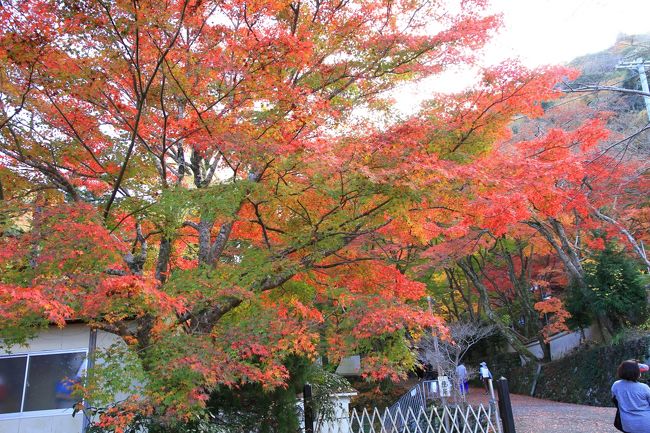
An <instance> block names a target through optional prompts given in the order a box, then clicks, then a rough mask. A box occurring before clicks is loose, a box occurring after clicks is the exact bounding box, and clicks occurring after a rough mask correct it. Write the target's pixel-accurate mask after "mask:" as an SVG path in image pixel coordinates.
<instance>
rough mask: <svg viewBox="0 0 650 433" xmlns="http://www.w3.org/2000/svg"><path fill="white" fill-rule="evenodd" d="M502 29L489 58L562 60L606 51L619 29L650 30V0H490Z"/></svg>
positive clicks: (530, 62)
mask: <svg viewBox="0 0 650 433" xmlns="http://www.w3.org/2000/svg"><path fill="white" fill-rule="evenodd" d="M491 3H492V8H493V9H494V10H495V11H499V12H502V13H503V20H504V28H503V29H502V30H501V34H500V35H499V36H498V37H497V38H495V40H494V41H493V43H492V46H491V47H490V49H489V57H490V58H492V57H494V58H495V59H498V58H506V57H520V58H521V59H522V61H523V62H524V64H526V65H529V66H538V65H540V64H549V63H564V62H568V61H570V60H571V59H573V58H575V57H578V56H580V55H583V54H588V53H593V52H598V51H601V50H604V49H606V48H608V47H610V46H611V45H613V44H614V42H615V41H616V36H617V35H618V34H619V33H627V34H639V33H648V32H650V0H491Z"/></svg>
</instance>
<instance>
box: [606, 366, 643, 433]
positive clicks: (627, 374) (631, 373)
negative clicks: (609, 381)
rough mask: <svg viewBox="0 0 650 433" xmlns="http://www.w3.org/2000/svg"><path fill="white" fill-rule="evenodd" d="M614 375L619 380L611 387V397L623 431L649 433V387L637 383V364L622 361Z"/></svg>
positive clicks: (639, 370) (639, 373) (639, 371)
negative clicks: (619, 415) (613, 399)
mask: <svg viewBox="0 0 650 433" xmlns="http://www.w3.org/2000/svg"><path fill="white" fill-rule="evenodd" d="M644 367H645V366H644ZM616 373H617V375H618V378H619V379H620V380H617V381H616V382H614V384H613V385H612V396H613V397H614V398H615V399H616V400H617V402H618V403H617V404H618V410H619V412H620V414H621V424H622V426H623V431H625V432H626V433H650V387H648V385H646V384H645V383H640V382H639V377H640V376H641V369H640V368H639V363H638V362H636V361H633V360H629V361H623V362H622V363H621V365H619V366H618V370H617V372H616Z"/></svg>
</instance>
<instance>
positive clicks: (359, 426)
mask: <svg viewBox="0 0 650 433" xmlns="http://www.w3.org/2000/svg"><path fill="white" fill-rule="evenodd" d="M497 417H498V414H497V413H496V412H495V411H494V410H493V409H492V407H490V406H487V407H486V406H483V405H479V406H464V407H463V406H456V407H452V406H447V407H445V408H444V409H443V408H437V407H433V408H430V409H426V408H420V409H419V410H417V411H414V410H413V409H411V408H409V409H407V410H406V412H405V413H402V411H401V409H398V410H396V411H389V410H383V411H380V410H378V409H377V408H375V409H371V410H369V409H364V410H362V411H357V410H356V409H353V410H352V413H351V414H350V415H349V417H345V416H343V417H340V418H339V419H338V420H336V421H335V422H330V423H328V424H327V425H323V426H321V428H320V429H317V430H318V431H319V433H500V428H499V425H498V423H499V420H498V419H497Z"/></svg>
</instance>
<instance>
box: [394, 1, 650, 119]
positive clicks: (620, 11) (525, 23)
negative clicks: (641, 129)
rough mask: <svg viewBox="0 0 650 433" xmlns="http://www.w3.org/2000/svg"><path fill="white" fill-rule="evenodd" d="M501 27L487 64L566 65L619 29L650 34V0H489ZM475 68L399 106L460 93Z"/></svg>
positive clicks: (419, 90) (423, 88) (432, 84)
mask: <svg viewBox="0 0 650 433" xmlns="http://www.w3.org/2000/svg"><path fill="white" fill-rule="evenodd" d="M491 4H492V10H493V11H494V12H498V13H502V14H503V28H502V29H501V30H500V32H499V34H498V35H497V36H496V37H495V38H494V39H493V40H492V41H491V42H490V44H489V45H488V47H487V49H486V52H485V63H486V64H496V63H499V62H500V61H502V60H504V59H507V58H519V59H520V60H521V62H522V63H523V64H524V65H526V66H529V67H535V66H540V65H544V64H562V63H567V62H569V61H571V60H572V59H574V58H576V57H579V56H582V55H585V54H589V53H595V52H599V51H602V50H604V49H607V48H609V47H611V46H612V45H613V44H614V43H615V42H616V37H617V36H618V35H619V34H620V33H625V34H641V33H650V0H491ZM474 73H475V72H472V71H468V70H460V71H459V70H456V71H450V72H449V73H447V74H443V75H442V76H439V77H435V78H433V79H431V80H427V82H426V83H421V84H420V85H416V86H408V87H406V88H403V89H401V90H400V91H399V92H398V93H397V94H396V100H397V108H399V109H400V111H402V112H405V113H406V112H410V111H411V110H413V108H414V106H415V105H416V104H417V103H418V102H420V101H421V100H422V99H426V98H427V95H429V94H430V91H438V92H456V91H459V90H462V89H463V88H465V87H467V86H468V85H469V84H471V82H472V79H473V75H474Z"/></svg>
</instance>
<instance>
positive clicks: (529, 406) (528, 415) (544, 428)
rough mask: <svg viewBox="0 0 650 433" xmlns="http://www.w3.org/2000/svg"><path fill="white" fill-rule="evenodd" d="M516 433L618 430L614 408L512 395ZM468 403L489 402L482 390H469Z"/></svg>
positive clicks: (601, 432)
mask: <svg viewBox="0 0 650 433" xmlns="http://www.w3.org/2000/svg"><path fill="white" fill-rule="evenodd" d="M511 399H512V410H513V412H514V414H515V428H516V430H517V433H618V430H616V429H615V428H614V426H613V422H614V414H615V413H616V410H615V409H614V408H611V407H593V406H583V405H579V404H568V403H558V402H556V401H550V400H542V399H539V398H532V397H528V396H524V395H517V394H513V395H511ZM469 401H470V402H471V403H488V401H489V400H488V396H487V395H484V393H483V390H481V389H472V390H471V391H470V399H469Z"/></svg>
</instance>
